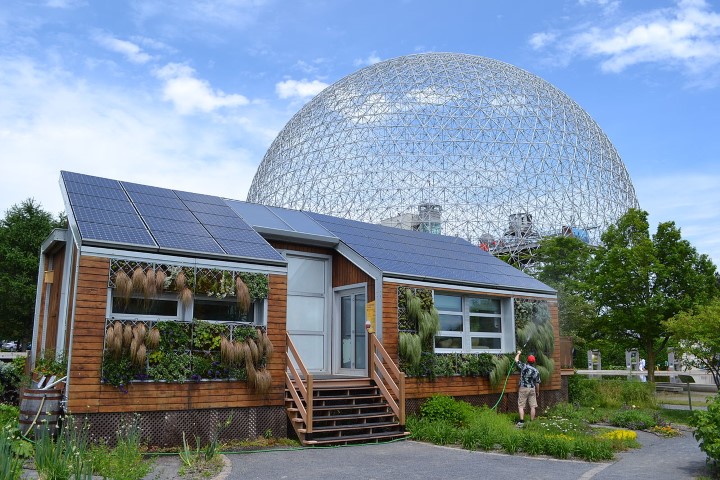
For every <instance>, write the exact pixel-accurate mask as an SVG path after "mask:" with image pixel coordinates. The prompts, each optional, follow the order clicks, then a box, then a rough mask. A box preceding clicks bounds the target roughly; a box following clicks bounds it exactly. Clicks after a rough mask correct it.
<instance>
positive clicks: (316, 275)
mask: <svg viewBox="0 0 720 480" xmlns="http://www.w3.org/2000/svg"><path fill="white" fill-rule="evenodd" d="M288 292H291V293H310V294H317V295H322V294H324V293H325V260H315V259H310V258H297V257H288Z"/></svg>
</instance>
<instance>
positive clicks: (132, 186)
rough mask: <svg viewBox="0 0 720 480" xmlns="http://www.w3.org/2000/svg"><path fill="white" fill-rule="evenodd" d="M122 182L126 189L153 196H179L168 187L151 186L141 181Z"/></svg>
mask: <svg viewBox="0 0 720 480" xmlns="http://www.w3.org/2000/svg"><path fill="white" fill-rule="evenodd" d="M120 184H121V185H122V186H123V188H125V190H127V191H128V192H132V193H141V194H143V195H149V196H152V197H168V198H177V197H176V196H175V194H174V193H173V191H172V190H170V189H168V188H160V187H151V186H150V185H140V184H139V183H131V182H120ZM131 197H132V195H131Z"/></svg>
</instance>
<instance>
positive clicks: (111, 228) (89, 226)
mask: <svg viewBox="0 0 720 480" xmlns="http://www.w3.org/2000/svg"><path fill="white" fill-rule="evenodd" d="M78 229H79V230H80V235H81V236H82V238H83V240H101V241H106V242H115V243H123V244H128V245H143V246H152V247H154V246H156V244H155V242H154V241H153V239H152V237H151V236H150V234H149V233H148V231H147V230H146V229H144V228H142V229H140V228H130V227H123V228H118V227H117V226H116V225H105V224H101V223H92V222H85V221H83V222H78Z"/></svg>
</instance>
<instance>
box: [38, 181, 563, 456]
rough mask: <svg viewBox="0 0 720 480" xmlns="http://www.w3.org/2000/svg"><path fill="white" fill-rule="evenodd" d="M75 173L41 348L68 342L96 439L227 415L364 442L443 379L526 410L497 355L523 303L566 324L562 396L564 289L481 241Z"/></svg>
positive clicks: (42, 295)
mask: <svg viewBox="0 0 720 480" xmlns="http://www.w3.org/2000/svg"><path fill="white" fill-rule="evenodd" d="M60 187H61V191H62V195H63V198H64V201H65V205H66V212H67V215H68V221H69V226H68V229H67V230H56V231H54V232H53V233H52V234H51V235H50V237H49V238H48V239H47V240H46V241H45V243H44V244H43V246H42V256H41V263H40V272H41V275H40V280H39V285H38V295H37V302H36V307H37V308H36V314H35V325H34V336H33V349H32V352H33V353H32V355H33V356H32V360H31V361H32V362H37V361H38V359H39V358H41V356H42V355H48V354H50V352H55V354H56V355H64V356H65V358H67V379H66V381H65V384H64V409H65V411H66V413H69V414H72V415H74V416H81V417H82V418H85V419H87V421H88V422H89V424H90V425H91V433H92V434H93V435H94V436H96V437H105V438H108V439H110V440H112V438H113V435H114V433H115V432H116V431H117V430H118V428H120V425H121V424H122V423H123V422H127V421H130V420H129V419H133V418H134V420H132V421H137V422H139V425H140V428H141V430H142V432H143V436H144V438H145V439H146V441H148V442H149V443H151V444H158V445H163V444H177V443H178V442H179V441H180V440H179V439H180V438H181V434H182V432H186V434H187V435H188V436H190V438H192V435H198V436H199V437H201V438H207V437H211V436H213V435H216V434H218V430H219V428H220V427H219V425H220V424H222V423H224V422H226V421H227V425H225V427H224V429H223V432H222V435H223V437H234V438H247V437H254V436H257V435H264V434H267V435H269V434H272V435H275V436H285V435H287V434H289V433H291V432H289V431H288V430H289V429H290V430H293V429H294V430H295V432H296V434H297V435H298V437H299V438H300V439H301V440H302V441H303V442H304V443H305V444H307V445H320V444H332V443H351V442H361V441H378V440H382V439H391V438H398V437H402V436H403V434H404V428H403V427H404V423H405V415H406V414H410V413H412V412H415V411H417V410H418V408H419V406H420V404H421V403H422V401H423V400H424V399H426V398H428V397H430V396H432V395H434V394H440V393H442V394H447V395H452V396H455V397H457V398H460V399H463V400H467V401H469V402H471V403H474V404H489V405H493V404H496V403H499V405H498V408H500V409H504V410H514V409H515V408H516V407H515V399H516V398H517V397H516V390H517V375H515V376H512V377H511V381H510V382H509V384H508V388H507V390H506V392H505V396H504V397H503V399H502V400H500V401H499V402H498V399H499V398H500V393H501V391H502V385H499V386H496V387H492V386H491V384H490V381H489V378H488V368H489V366H490V367H492V365H493V362H492V358H493V356H497V355H499V354H502V353H509V352H514V351H515V349H516V348H518V345H517V341H516V326H517V325H516V323H518V322H519V315H521V314H522V315H524V316H526V317H527V316H528V315H530V317H531V318H529V320H528V318H525V320H523V321H525V322H528V321H529V322H535V323H537V324H538V328H540V327H543V328H545V330H546V331H548V332H550V336H551V338H554V340H551V342H554V346H555V348H554V350H553V348H552V345H550V348H549V349H547V351H546V352H545V361H546V363H547V364H548V369H547V371H546V372H545V373H546V381H544V382H543V385H542V394H541V402H543V403H545V404H550V403H555V402H557V401H559V400H561V399H562V398H563V395H564V393H563V390H562V388H561V377H560V369H559V368H554V369H553V368H552V364H553V360H554V363H555V364H557V365H558V366H559V348H558V344H559V340H558V339H559V332H558V322H557V299H556V293H555V291H554V290H552V289H551V288H549V287H548V286H546V285H544V284H543V283H541V282H539V281H537V280H535V279H533V278H532V277H530V276H528V275H526V274H525V273H523V272H521V271H519V270H517V269H515V268H513V267H511V266H509V265H507V264H506V263H504V262H502V261H500V260H498V259H496V258H494V257H493V256H491V255H490V254H488V253H487V252H485V251H483V250H482V249H480V248H478V247H477V246H475V245H472V244H470V243H469V242H467V241H465V240H462V239H460V238H455V237H447V236H442V235H435V234H430V233H423V232H417V231H410V230H401V229H396V228H391V227H385V226H380V225H374V224H368V223H363V222H357V221H352V220H346V219H341V218H335V217H331V216H326V215H319V214H315V213H311V212H306V211H296V210H288V209H282V208H275V207H267V206H263V205H256V204H251V203H246V202H241V201H236V200H229V199H224V198H220V197H215V196H210V195H201V194H195V193H188V192H182V191H177V190H170V189H164V188H157V187H153V186H146V185H138V184H134V183H129V182H123V181H117V180H111V179H105V178H99V177H93V176H88V175H82V174H78V173H71V172H62V173H61V179H60ZM410 303H412V305H410ZM418 306H420V310H418V308H419V307H418ZM533 311H536V312H540V313H541V314H542V315H540V317H543V318H539V317H538V318H534V317H532V312H533ZM528 312H530V313H528ZM426 321H427V322H430V323H428V325H431V327H427V326H426V327H427V328H425V330H424V331H421V330H422V329H423V328H424V327H423V326H421V325H419V323H423V322H426ZM433 321H434V322H435V323H434V328H433V327H432V323H433ZM543 322H544V324H543ZM423 325H425V324H424V323H423ZM428 328H430V330H428ZM428 331H430V333H429V334H428V333H427V332H428ZM418 334H422V335H424V336H425V337H424V338H423V339H422V341H421V342H419V341H418V340H419V337H418ZM428 335H429V337H428ZM401 337H402V338H401ZM413 342H414V343H413ZM401 343H402V344H403V345H402V348H403V349H408V348H409V347H408V345H415V347H413V348H422V349H423V350H424V351H423V352H422V353H421V355H420V357H417V353H419V352H418V351H414V352H415V353H414V354H412V355H411V354H410V353H408V352H405V351H403V352H401V351H400V347H401ZM420 343H422V345H421V346H420V347H418V345H420ZM401 353H402V355H401ZM411 353H412V352H411ZM538 353H539V354H541V355H542V352H538ZM401 357H403V358H401ZM418 358H419V359H420V360H419V361H418ZM290 426H292V427H290Z"/></svg>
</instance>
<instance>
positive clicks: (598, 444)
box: [573, 437, 613, 462]
mask: <svg viewBox="0 0 720 480" xmlns="http://www.w3.org/2000/svg"><path fill="white" fill-rule="evenodd" d="M574 443H575V446H574V449H573V454H574V455H575V456H576V457H579V458H582V459H584V460H588V461H590V462H596V461H598V460H611V459H612V458H613V449H612V443H611V442H610V440H602V439H598V438H593V437H580V438H577V439H575V442H574Z"/></svg>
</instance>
